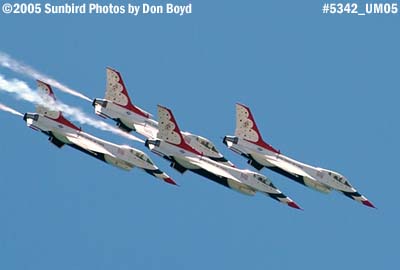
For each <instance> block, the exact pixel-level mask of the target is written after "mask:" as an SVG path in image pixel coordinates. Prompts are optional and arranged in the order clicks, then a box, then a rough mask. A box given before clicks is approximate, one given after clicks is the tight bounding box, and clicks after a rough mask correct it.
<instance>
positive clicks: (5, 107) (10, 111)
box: [0, 103, 24, 116]
mask: <svg viewBox="0 0 400 270" xmlns="http://www.w3.org/2000/svg"><path fill="white" fill-rule="evenodd" d="M0 110H2V111H5V112H9V113H12V114H15V115H18V116H24V115H23V114H22V113H20V112H19V111H16V110H14V109H13V108H10V107H8V106H6V105H4V104H1V103H0Z"/></svg>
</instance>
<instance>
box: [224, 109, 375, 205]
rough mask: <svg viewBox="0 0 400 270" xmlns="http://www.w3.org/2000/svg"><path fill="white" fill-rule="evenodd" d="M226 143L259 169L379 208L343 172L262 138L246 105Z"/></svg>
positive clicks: (237, 114)
mask: <svg viewBox="0 0 400 270" xmlns="http://www.w3.org/2000/svg"><path fill="white" fill-rule="evenodd" d="M223 142H224V144H225V145H227V146H228V148H230V149H231V150H233V151H234V152H236V153H238V154H240V155H242V156H243V157H245V158H246V159H247V160H248V163H249V164H250V165H252V166H253V167H254V168H256V169H257V170H261V169H262V168H263V167H266V168H268V169H270V170H272V171H275V172H277V173H279V174H281V175H284V176H286V177H288V178H290V179H292V180H294V181H296V182H298V183H300V184H302V185H305V186H307V187H310V188H313V189H315V190H317V191H320V192H324V193H329V192H331V190H332V189H335V190H337V191H340V192H342V193H343V194H344V195H346V196H347V197H349V198H351V199H353V200H356V201H358V202H361V203H362V204H364V205H366V206H369V207H373V208H375V207H374V206H373V204H372V203H371V202H370V201H369V200H368V199H367V198H365V197H364V196H363V195H361V194H360V193H358V192H357V190H356V189H355V188H354V187H352V186H351V184H350V183H349V181H348V180H347V179H346V178H345V177H344V176H343V175H341V174H339V173H337V172H334V171H331V170H327V169H323V168H318V167H314V166H311V165H307V164H304V163H301V162H299V161H296V160H294V159H292V158H289V157H287V156H285V155H283V154H282V153H281V152H280V151H279V150H277V149H275V148H274V147H272V146H271V145H269V144H268V143H266V142H265V141H264V140H263V138H262V137H261V134H260V132H259V130H258V128H257V125H256V122H255V120H254V118H253V115H252V113H251V111H250V109H249V108H248V107H246V106H244V105H242V104H236V129H235V136H225V137H224V139H223Z"/></svg>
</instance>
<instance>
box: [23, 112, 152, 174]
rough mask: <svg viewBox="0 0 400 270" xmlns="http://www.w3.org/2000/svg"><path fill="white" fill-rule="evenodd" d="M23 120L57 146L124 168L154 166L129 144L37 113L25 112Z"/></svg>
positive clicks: (148, 167)
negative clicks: (70, 148) (73, 149)
mask: <svg viewBox="0 0 400 270" xmlns="http://www.w3.org/2000/svg"><path fill="white" fill-rule="evenodd" d="M24 120H25V121H26V123H27V125H28V126H29V127H31V128H33V129H36V130H39V131H41V132H43V133H45V134H46V135H48V136H49V139H50V140H51V141H52V142H53V143H54V144H55V145H57V146H58V147H61V146H63V145H64V144H66V145H69V146H71V147H73V148H75V149H78V150H80V151H82V152H84V153H87V154H89V155H91V156H93V157H95V158H97V159H99V160H102V161H104V162H106V163H109V164H111V165H113V166H116V167H118V168H121V169H124V170H130V169H132V168H133V167H134V166H140V167H142V168H144V169H149V170H151V169H153V168H154V164H153V163H152V161H151V160H150V159H149V158H148V157H147V156H146V155H145V154H144V153H143V152H141V151H139V150H137V149H133V148H131V147H129V146H125V145H117V144H113V143H111V142H108V141H105V140H102V139H100V138H97V137H95V136H93V135H90V134H88V133H85V132H83V131H81V130H77V129H74V128H71V127H69V126H68V125H65V124H62V123H60V122H58V121H55V120H54V119H51V118H48V117H46V116H43V115H40V114H37V113H27V114H25V116H24Z"/></svg>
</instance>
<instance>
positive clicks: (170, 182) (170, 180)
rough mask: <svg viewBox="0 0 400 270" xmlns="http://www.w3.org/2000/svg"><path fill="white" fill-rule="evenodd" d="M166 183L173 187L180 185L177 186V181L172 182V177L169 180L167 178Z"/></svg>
mask: <svg viewBox="0 0 400 270" xmlns="http://www.w3.org/2000/svg"><path fill="white" fill-rule="evenodd" d="M164 181H165V182H167V183H168V184H171V185H175V186H178V184H177V183H175V181H174V180H172V178H170V177H168V178H165V179H164Z"/></svg>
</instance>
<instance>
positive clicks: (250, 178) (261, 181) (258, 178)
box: [146, 140, 277, 195]
mask: <svg viewBox="0 0 400 270" xmlns="http://www.w3.org/2000/svg"><path fill="white" fill-rule="evenodd" d="M146 146H147V147H148V148H149V149H150V150H151V151H152V152H154V153H156V154H158V155H160V156H162V157H163V158H165V159H167V160H169V161H171V162H177V163H178V164H179V165H180V166H182V167H184V168H185V169H187V170H190V171H193V172H195V173H197V174H200V175H202V176H205V177H207V178H209V179H210V180H213V181H216V182H218V183H219V184H222V185H224V186H227V187H229V188H233V189H235V190H237V191H240V192H242V193H245V194H249V195H253V194H254V193H255V192H256V191H261V192H265V193H275V192H276V191H277V190H276V188H275V187H274V186H273V185H272V183H271V182H270V181H269V180H268V179H267V178H266V177H265V176H263V175H261V174H259V173H256V172H252V171H249V170H241V169H238V168H235V167H230V166H227V165H225V164H221V163H219V162H217V161H214V160H212V159H210V158H208V157H206V156H200V155H197V154H194V153H192V152H190V151H187V150H185V149H182V148H180V147H178V146H175V145H172V144H169V143H167V142H164V141H162V140H147V142H146ZM197 161H198V162H203V163H206V164H207V165H209V166H212V167H214V168H216V170H221V171H223V172H227V174H230V175H232V176H233V177H234V178H235V179H230V178H229V177H225V176H221V175H218V174H215V173H213V172H212V171H211V170H207V169H204V167H203V166H202V167H200V166H199V165H198V163H197ZM238 180H239V182H238Z"/></svg>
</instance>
